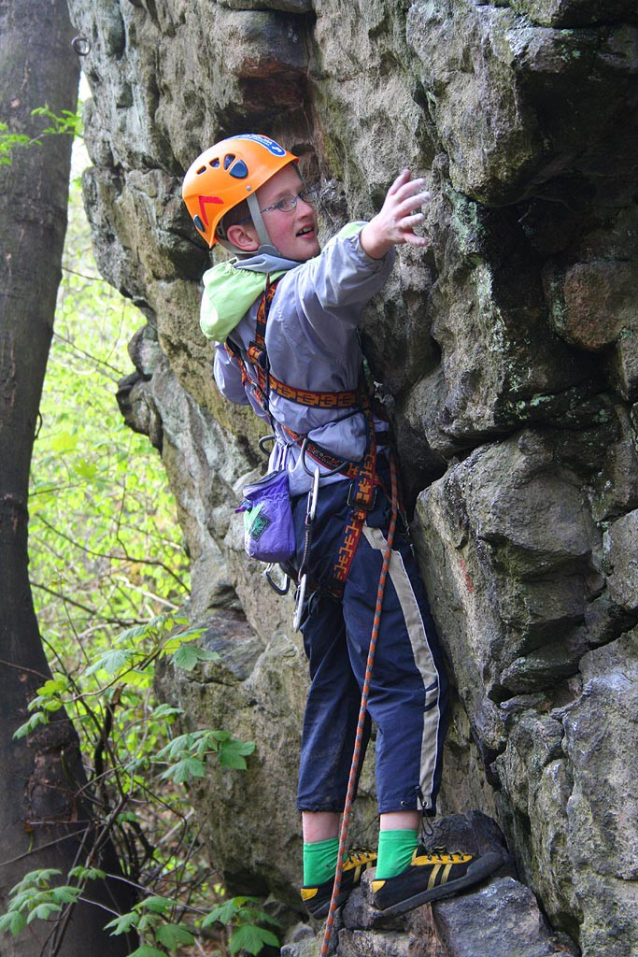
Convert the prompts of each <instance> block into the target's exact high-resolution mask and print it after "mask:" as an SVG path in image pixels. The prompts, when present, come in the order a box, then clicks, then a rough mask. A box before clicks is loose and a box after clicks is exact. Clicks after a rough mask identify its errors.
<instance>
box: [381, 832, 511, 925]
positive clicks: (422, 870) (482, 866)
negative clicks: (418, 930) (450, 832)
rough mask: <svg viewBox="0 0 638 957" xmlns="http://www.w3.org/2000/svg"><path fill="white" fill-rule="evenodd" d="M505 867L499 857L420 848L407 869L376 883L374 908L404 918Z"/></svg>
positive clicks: (420, 846)
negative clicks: (402, 915)
mask: <svg viewBox="0 0 638 957" xmlns="http://www.w3.org/2000/svg"><path fill="white" fill-rule="evenodd" d="M502 863H503V857H501V855H500V854H497V853H493V852H490V853H489V854H483V855H482V856H480V857H477V856H474V855H472V854H464V853H462V852H460V851H454V852H452V853H449V852H448V851H447V850H446V848H437V849H435V850H434V851H430V852H428V851H427V850H426V848H425V847H423V846H422V845H419V847H417V848H416V850H415V851H414V854H413V855H412V860H411V862H410V864H409V865H408V866H407V868H406V869H405V870H404V871H402V872H401V874H397V876H396V877H389V878H387V879H386V880H373V881H372V884H371V886H372V891H373V901H374V906H375V907H376V908H377V909H378V910H381V911H383V913H384V914H385V915H387V916H393V915H395V914H405V913H406V912H407V911H410V910H413V908H415V907H419V906H420V905H421V904H427V903H429V902H430V901H436V900H441V898H443V897H451V896H453V895H454V894H457V893H458V892H459V891H462V890H465V889H466V888H468V887H472V886H473V885H474V884H478V883H479V881H482V880H483V878H485V877H487V876H488V875H489V874H492V873H493V872H494V871H495V870H497V868H498V867H500V865H501V864H502Z"/></svg>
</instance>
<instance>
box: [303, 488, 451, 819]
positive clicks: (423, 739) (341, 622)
mask: <svg viewBox="0 0 638 957" xmlns="http://www.w3.org/2000/svg"><path fill="white" fill-rule="evenodd" d="M348 487H349V482H348V481H343V482H337V483H335V484H332V485H327V486H322V487H321V489H320V491H319V501H318V508H317V516H316V519H315V524H314V530H313V539H312V547H311V553H310V563H309V567H310V570H311V576H310V577H311V578H312V579H314V581H315V582H318V583H319V584H320V585H321V584H322V583H326V582H328V581H329V579H330V575H331V571H332V568H333V566H334V563H335V559H336V555H337V551H338V549H339V547H340V545H341V543H342V539H343V534H344V527H345V524H346V520H347V518H348V516H349V514H350V508H349V506H348V505H347V501H346V499H347V493H348ZM306 501H307V500H306V496H300V497H299V498H297V499H295V500H293V514H294V518H295V527H296V532H297V545H298V548H297V561H298V562H299V561H300V560H301V553H302V550H303V540H304V517H305V512H306ZM389 519H390V503H389V502H388V500H387V499H386V498H385V496H384V495H383V494H382V493H381V491H380V490H379V494H378V499H377V505H376V506H375V508H374V509H373V510H372V511H371V512H370V513H368V520H367V522H366V525H365V526H364V528H363V531H362V534H361V538H360V540H359V546H358V548H357V552H356V554H355V557H354V559H353V562H352V566H351V569H350V574H349V576H348V579H347V582H346V585H345V591H344V595H343V599H342V600H339V599H336V598H334V597H333V596H331V595H329V594H326V593H325V592H323V591H322V590H321V589H320V588H319V589H318V590H316V591H314V592H313V593H312V594H311V595H310V597H309V598H307V600H306V603H305V608H304V619H303V624H302V633H303V638H304V647H305V650H306V654H307V656H308V660H309V662H310V677H311V686H310V691H309V694H308V701H307V704H306V711H305V717H304V725H303V735H302V745H301V763H300V769H299V787H298V794H297V806H298V808H299V810H301V811H342V810H343V807H344V803H345V797H346V791H347V783H348V775H349V771H350V764H351V761H352V752H353V748H354V740H355V732H356V727H357V719H358V714H359V706H360V701H361V690H362V687H363V681H364V675H365V669H366V661H367V656H368V648H369V645H370V637H371V634H372V622H373V617H374V610H375V605H376V599H377V590H378V585H379V576H380V574H381V567H382V564H383V555H384V551H385V545H386V535H387V531H388V525H389ZM446 701H447V679H446V676H445V671H444V667H443V663H442V660H441V653H440V650H439V644H438V639H437V635H436V630H435V627H434V622H433V620H432V617H431V615H430V610H429V606H428V602H427V598H426V594H425V589H424V586H423V583H422V581H421V577H420V575H419V571H418V567H417V563H416V560H415V558H414V555H413V553H412V548H411V546H410V544H409V542H408V540H407V537H406V535H405V529H403V527H402V525H401V523H400V522H399V527H398V528H397V533H396V535H395V541H394V549H393V553H392V558H391V561H390V568H389V574H388V579H387V584H386V590H385V597H384V603H383V614H382V618H381V627H380V631H379V637H378V642H377V648H376V654H375V661H374V670H373V676H372V684H371V688H370V697H369V700H368V718H367V721H366V742H365V743H366V744H367V740H368V738H369V733H370V719H372V721H373V722H374V724H375V725H376V729H377V739H376V776H377V799H378V805H379V813H381V814H384V813H388V812H391V811H406V810H421V809H424V810H426V811H427V813H428V814H433V813H434V807H435V800H436V795H437V792H438V789H439V785H440V778H441V750H442V746H443V737H444V734H445V710H446Z"/></svg>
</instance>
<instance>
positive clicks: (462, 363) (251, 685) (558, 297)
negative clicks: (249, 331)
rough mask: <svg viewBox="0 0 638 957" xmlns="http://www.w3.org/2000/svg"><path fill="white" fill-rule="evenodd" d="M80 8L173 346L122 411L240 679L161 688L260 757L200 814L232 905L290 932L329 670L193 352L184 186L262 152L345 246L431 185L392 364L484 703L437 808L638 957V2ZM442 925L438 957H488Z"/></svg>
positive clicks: (443, 586) (406, 458)
mask: <svg viewBox="0 0 638 957" xmlns="http://www.w3.org/2000/svg"><path fill="white" fill-rule="evenodd" d="M70 7H71V12H72V16H73V19H74V22H75V25H76V27H77V31H78V33H81V34H82V35H84V36H86V37H87V38H88V39H89V40H90V42H91V51H90V53H89V54H88V56H87V57H86V58H85V60H84V68H85V73H86V76H87V78H88V81H89V84H90V86H91V91H92V97H93V98H92V100H91V101H90V102H89V104H88V106H87V110H86V117H85V120H86V129H87V140H88V145H89V150H90V154H91V157H92V160H93V163H94V166H93V167H92V169H90V170H89V172H88V173H87V175H86V182H85V195H86V204H87V209H88V212H89V216H90V219H91V222H92V225H93V229H94V238H95V244H96V250H97V256H98V261H99V265H100V268H101V270H102V272H103V274H104V275H105V277H106V278H108V279H109V280H110V281H111V282H112V283H113V284H114V285H115V286H117V287H118V288H119V289H121V290H122V291H123V292H124V293H125V294H126V295H128V296H130V297H131V298H132V299H133V300H134V301H135V302H136V303H137V304H138V305H139V307H140V309H141V311H142V313H143V315H144V317H145V318H146V324H145V325H144V327H143V329H141V331H140V332H139V333H138V335H137V336H136V337H135V339H134V341H133V343H132V345H131V356H132V359H133V363H134V367H135V372H134V373H133V374H132V375H131V376H130V377H129V378H128V379H127V380H126V381H125V382H123V383H122V385H121V390H120V402H121V406H122V409H123V412H124V414H125V416H126V418H127V421H128V422H129V424H130V425H131V427H132V428H135V429H138V430H140V431H143V432H145V433H147V434H148V435H149V437H150V439H151V441H152V442H153V444H154V445H156V447H157V448H158V449H159V450H160V451H161V453H162V456H163V459H164V462H165V464H166V469H167V472H168V476H169V479H170V482H171V485H172V487H173V489H174V492H175V495H176V497H177V500H178V503H179V513H180V516H179V517H180V522H181V524H182V526H183V530H184V535H185V539H186V542H187V544H188V548H189V551H190V555H191V558H192V570H193V579H192V581H193V594H192V612H193V617H194V618H196V619H198V620H199V621H207V622H208V628H209V631H208V640H209V641H210V643H211V644H212V645H214V646H215V647H219V648H222V649H223V650H224V660H223V662H222V663H221V664H220V665H218V666H217V665H216V666H215V667H214V668H213V667H212V666H207V667H210V670H209V671H206V670H205V669H203V670H202V672H201V673H199V675H196V677H194V678H193V677H190V678H188V679H187V680H185V679H184V680H182V681H181V683H178V682H177V679H176V678H174V677H173V676H171V675H170V674H165V675H164V676H163V679H162V682H163V688H164V693H165V694H166V695H167V696H168V697H171V698H173V699H175V700H179V701H180V702H181V704H182V705H183V706H184V707H186V708H187V710H188V722H189V723H190V724H191V725H193V726H194V725H196V724H197V723H202V724H204V723H205V724H209V723H210V721H211V717H212V720H214V721H216V722H217V723H218V724H219V725H220V726H224V727H226V728H228V729H229V730H231V731H235V732H237V733H241V734H242V735H244V736H245V737H251V738H252V739H253V740H256V741H257V744H258V748H257V751H256V754H255V758H254V760H253V763H252V764H251V768H250V770H249V772H248V773H247V774H246V775H244V776H235V777H233V775H232V773H231V774H230V775H229V773H228V772H226V774H225V775H221V774H217V773H211V777H210V779H209V780H208V782H207V785H206V788H205V789H204V790H202V792H201V793H197V794H196V795H195V800H196V802H197V803H198V806H199V807H200V809H201V813H202V816H203V818H204V819H205V826H206V829H207V835H208V841H209V845H210V848H211V854H212V857H213V859H214V860H215V863H216V865H217V866H218V868H219V869H220V871H221V872H222V873H223V875H224V877H225V879H226V881H227V882H228V885H229V887H232V888H233V889H234V888H237V889H242V890H247V891H254V892H257V893H268V892H273V893H275V894H276V895H278V896H279V897H280V898H281V899H283V900H287V901H289V902H290V903H292V902H293V901H294V899H295V886H296V884H297V883H298V880H299V872H300V871H299V861H300V844H299V839H298V837H297V827H298V821H297V816H296V812H295V810H294V800H293V791H294V776H295V765H296V753H297V748H298V743H297V742H298V733H299V732H298V729H299V727H300V713H301V709H302V706H303V697H304V688H305V680H306V679H305V664H304V661H303V654H302V652H301V649H300V647H299V644H298V641H297V639H296V638H295V636H294V635H293V634H292V630H291V626H290V612H291V607H290V606H291V600H290V598H287V599H281V600H279V599H276V598H275V597H274V595H272V593H270V592H269V591H268V588H267V586H266V584H265V583H264V581H263V579H262V577H261V575H260V571H259V569H258V568H256V567H251V566H250V565H249V564H248V562H247V560H245V559H244V557H243V554H242V549H241V534H240V530H239V526H238V524H237V517H236V516H234V514H233V508H234V505H235V503H236V499H237V495H238V488H239V486H240V485H241V484H242V481H241V480H242V476H244V475H246V474H247V473H251V472H253V473H254V472H255V470H256V469H259V468H261V467H262V462H263V459H261V456H260V454H259V453H258V452H256V448H257V438H258V428H257V426H256V424H255V422H254V421H253V419H251V418H250V417H249V416H248V415H247V413H246V412H245V411H244V410H242V409H239V408H234V407H231V406H230V405H229V404H228V403H226V402H224V401H223V400H222V399H221V398H220V396H219V395H218V393H217V392H216V390H215V386H214V383H213V382H212V377H211V370H210V362H211V354H212V353H211V347H210V345H209V344H208V343H206V341H205V340H204V338H203V336H202V335H201V333H200V331H199V328H198V300H199V285H198V283H199V279H200V277H201V275H202V273H203V271H204V270H205V268H207V267H208V265H209V255H208V252H207V250H206V249H205V248H203V246H202V244H201V243H200V242H199V241H198V239H197V237H196V235H195V232H194V230H193V228H192V226H191V224H190V222H189V220H188V217H187V215H186V211H185V208H184V207H183V205H182V203H181V199H180V183H181V178H182V175H183V173H184V171H185V169H186V168H187V167H188V166H189V165H190V163H191V162H192V160H193V158H194V157H195V156H196V155H198V153H199V152H200V151H201V150H202V149H204V148H205V147H206V146H208V145H210V144H211V143H213V142H214V141H216V140H217V139H220V138H222V137H223V136H227V135H232V134H233V133H236V132H240V131H245V130H248V129H255V130H260V131H262V132H265V133H268V134H271V135H273V136H274V137H275V138H276V139H278V140H280V141H281V142H283V143H284V144H285V145H286V146H287V147H289V148H290V149H292V150H294V151H295V152H296V153H297V154H299V155H300V156H301V161H302V166H303V168H304V169H305V170H306V172H307V173H308V174H309V175H311V176H314V177H317V178H319V179H320V180H321V183H322V185H323V186H324V197H325V200H324V204H323V207H322V213H321V216H322V229H323V232H324V235H325V236H326V237H327V236H328V235H329V234H330V233H332V232H333V231H334V230H335V229H336V228H337V227H338V226H340V225H341V224H342V223H343V222H345V221H346V220H347V218H365V217H369V216H370V215H372V214H373V213H374V212H375V210H376V209H377V208H378V206H379V202H380V199H381V198H382V196H383V195H384V192H385V190H386V189H387V186H388V185H389V183H390V182H391V181H392V179H393V177H394V175H395V174H396V173H397V172H398V171H399V170H400V169H402V168H403V167H405V166H409V167H410V168H412V169H413V170H414V171H415V172H418V173H420V174H423V175H425V176H426V178H427V180H428V182H429V186H430V188H431V191H432V194H433V199H432V202H431V203H430V205H429V207H428V214H427V222H426V225H425V228H426V230H427V233H428V235H429V236H430V237H431V240H432V243H431V247H430V250H429V251H428V253H427V254H425V255H424V254H422V253H418V252H415V251H414V250H411V249H409V248H405V249H401V250H400V252H399V257H398V262H397V265H396V267H395V270H394V274H393V278H392V280H391V282H390V283H389V284H388V287H387V288H386V290H385V292H384V295H383V297H382V298H379V299H378V300H377V301H376V302H375V303H373V304H372V306H371V307H370V308H369V310H368V312H367V314H366V317H365V322H364V327H363V333H364V346H365V350H366V353H367V355H368V358H369V361H370V363H371V366H372V369H373V372H374V376H375V379H376V380H377V381H378V382H379V383H381V388H382V390H383V393H384V395H385V398H386V401H387V406H388V409H389V412H390V415H391V418H392V422H393V426H394V430H395V435H396V438H397V443H398V449H399V455H400V458H401V460H402V464H403V468H404V474H405V485H406V491H407V499H408V503H409V504H410V506H411V507H415V512H414V514H415V518H414V532H415V539H416V543H417V548H418V553H419V557H420V559H421V562H422V567H423V572H424V576H425V579H426V582H427V584H428V588H429V592H430V597H431V601H432V605H433V610H434V614H435V617H436V619H437V622H438V624H439V627H440V631H441V634H442V636H443V641H444V644H445V647H446V651H447V653H448V656H449V662H450V671H451V675H452V678H453V682H454V684H455V687H456V689H457V700H456V704H455V710H454V716H453V722H452V727H451V730H450V734H449V737H448V743H447V768H446V773H445V783H444V786H443V792H442V801H441V803H442V809H443V810H444V811H445V812H446V813H455V812H461V811H467V810H468V809H469V808H478V809H480V810H481V811H483V812H485V813H487V814H489V815H490V816H492V817H495V818H497V820H498V821H499V823H500V825H501V827H502V828H503V831H504V833H505V836H506V838H507V842H508V846H509V850H510V852H511V854H512V855H513V857H514V859H515V860H516V863H517V866H518V870H519V875H520V877H521V878H522V880H523V881H524V883H525V885H526V886H527V887H528V888H530V889H531V891H532V892H533V893H534V894H535V895H536V897H537V899H538V900H539V901H540V903H541V906H542V908H543V911H544V913H545V914H546V915H547V918H548V920H549V923H550V924H551V927H552V928H553V931H554V932H556V933H559V934H568V935H570V937H571V939H572V940H573V941H574V942H575V943H576V944H577V946H578V947H579V948H580V950H581V952H582V954H583V955H585V957H626V955H627V954H629V953H633V952H637V951H638V901H637V899H636V886H637V884H636V880H637V877H638V873H637V868H636V860H635V858H636V855H635V848H636V841H637V830H638V828H637V825H638V801H637V800H636V797H635V793H634V792H635V788H634V787H633V784H634V782H635V780H636V773H637V762H638V759H637V757H636V755H637V754H638V733H637V727H636V715H637V714H638V707H637V705H638V698H637V693H636V691H635V689H636V687H637V681H636V679H637V678H638V674H637V666H636V661H637V654H636V652H637V644H638V630H637V628H636V625H637V624H638V559H637V557H636V556H637V555H638V470H637V464H638V462H637V445H638V439H637V432H638V303H637V298H636V292H635V290H636V287H637V280H638V210H637V208H636V174H637V172H638V159H637V157H638V112H637V110H636V103H637V100H638V13H637V12H636V5H635V2H634V0H509V2H508V0H495V2H494V3H492V4H490V3H486V2H482V0H481V2H479V0H456V2H454V3H452V2H451V0H399V2H390V0H353V2H351V3H348V4H344V3H338V2H336V0H259V2H258V0H92V2H90V3H89V2H88V0H70ZM366 775H367V776H366V778H365V780H364V782H363V795H362V800H361V802H360V805H359V812H358V815H359V816H358V819H357V825H356V829H357V833H358V834H360V835H361V836H362V837H364V838H365V836H366V834H370V833H371V830H370V829H371V828H372V826H373V825H372V821H373V817H374V801H373V787H372V783H371V781H372V777H371V769H370V770H369V771H367V772H366ZM241 807H243V808H245V812H244V813H240V812H239V810H238V809H239V808H241ZM269 829H272V833H270V834H269ZM499 880H500V884H501V889H502V894H501V896H500V898H499V900H498V901H496V902H494V901H492V903H490V902H489V901H487V900H486V901H485V903H484V907H483V909H482V913H483V914H484V915H485V914H494V915H496V916H495V917H494V920H498V921H505V923H507V926H508V934H510V935H512V936H513V937H514V938H517V941H518V942H517V945H516V946H514V943H512V947H511V950H510V953H512V954H513V953H526V954H528V953H529V954H530V955H532V954H536V953H538V954H539V955H542V957H545V954H548V953H549V952H550V949H549V947H546V949H544V950H543V946H544V944H543V943H542V941H541V942H540V943H539V944H538V948H537V950H534V949H533V948H534V946H535V945H534V941H533V939H532V937H530V936H529V933H531V931H530V932H529V933H528V931H526V930H525V928H526V927H527V926H528V923H529V922H528V921H527V919H526V918H525V917H523V916H521V918H520V920H518V919H512V916H511V915H512V914H513V913H516V912H517V911H516V910H513V911H508V914H509V915H510V916H508V917H504V916H502V915H503V910H502V907H503V899H505V898H507V899H510V898H511V900H512V902H513V903H512V907H514V908H524V907H525V906H526V905H525V899H526V898H525V894H527V893H528V892H527V891H526V890H525V888H524V887H523V885H518V889H513V888H512V887H511V886H509V885H508V886H504V885H502V881H503V880H505V881H507V880H508V879H506V878H503V879H499ZM494 886H495V887H496V884H495V885H494ZM490 900H491V898H490ZM441 906H442V905H441ZM450 906H451V905H450ZM466 906H467V911H468V914H467V920H470V919H471V918H470V912H471V911H472V908H473V906H475V905H474V904H473V903H472V902H471V901H469V900H468V903H467V905H466ZM439 913H440V914H441V917H440V921H439V925H438V927H439V930H438V931H437V933H438V937H437V941H438V943H437V942H435V943H432V946H431V948H430V949H429V950H427V953H428V954H431V955H434V954H445V953H452V954H457V953H458V954H470V953H476V951H472V950H471V947H470V949H469V950H468V949H467V948H468V946H470V945H469V944H468V945H466V944H464V943H463V942H462V935H461V936H459V935H458V934H457V935H456V936H454V931H453V929H452V930H451V929H450V928H453V926H454V921H455V920H456V919H457V918H456V917H454V915H452V916H451V917H450V919H449V921H448V922H447V924H446V918H445V916H444V911H443V910H441V911H440V912H439ZM521 913H522V912H521ZM499 915H500V916H499ZM460 919H461V918H459V920H460ZM490 919H491V918H490ZM534 919H535V918H534ZM462 920H465V918H463V919H462ZM484 920H488V918H487V917H484ZM530 920H532V918H531V917H530ZM348 933H351V932H350V931H348ZM352 933H354V931H353V932H352ZM361 933H364V932H363V931H362V932H361ZM424 933H425V932H424ZM485 933H486V934H487V937H486V938H485V940H486V941H489V939H490V938H489V934H488V932H487V930H485ZM446 935H447V936H446ZM450 935H451V936H450ZM517 935H518V937H517ZM426 936H427V935H426ZM424 939H425V938H424ZM432 939H433V940H434V938H432ZM562 939H563V940H564V939H565V938H562ZM454 941H456V943H455V942H454ZM519 945H520V946H519ZM406 946H407V945H406V943H405V940H402V941H399V942H397V941H394V943H392V947H394V948H395V949H394V950H393V951H392V950H391V948H390V950H391V952H393V953H394V952H396V953H399V952H400V953H403V952H404V950H405V948H406ZM485 946H486V947H488V949H489V952H490V953H492V952H494V953H497V951H496V950H495V949H494V947H493V946H492V944H490V943H486V945H485ZM552 946H554V945H552ZM557 946H558V945H557ZM343 947H344V948H345V949H344V953H364V952H365V953H377V952H384V951H379V950H378V946H377V944H374V943H371V944H370V945H369V948H368V949H366V948H367V947H368V944H365V945H364V943H362V942H361V941H359V943H356V942H355V943H354V944H353V942H352V938H349V939H346V937H344V939H343ZM455 947H456V949H454V948H455ZM348 948H349V949H348ZM353 948H354V949H353ZM375 948H376V949H375ZM402 948H403V949H402ZM437 948H438V949H437ZM446 948H447V950H446ZM464 948H465V949H464ZM525 948H526V949H525ZM385 952H390V951H385ZM406 952H407V951H406ZM411 952H413V953H416V951H411ZM419 952H420V953H424V954H425V953H426V951H425V950H422V951H419ZM481 952H483V951H481ZM486 952H487V951H486ZM498 952H500V951H498ZM552 952H554V951H552ZM565 952H567V945H565Z"/></svg>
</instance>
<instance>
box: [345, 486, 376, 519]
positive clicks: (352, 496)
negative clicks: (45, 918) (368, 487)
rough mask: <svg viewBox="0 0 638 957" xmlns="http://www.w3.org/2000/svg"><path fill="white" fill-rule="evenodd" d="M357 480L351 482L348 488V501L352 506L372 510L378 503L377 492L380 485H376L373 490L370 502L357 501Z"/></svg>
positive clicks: (367, 510)
mask: <svg viewBox="0 0 638 957" xmlns="http://www.w3.org/2000/svg"><path fill="white" fill-rule="evenodd" d="M356 485H357V483H356V481H354V482H350V487H349V488H348V498H347V500H346V501H347V503H348V505H349V506H350V507H351V508H362V509H363V510H364V512H372V511H373V510H374V509H375V508H376V505H377V492H378V491H379V486H378V485H375V486H374V488H373V490H372V498H371V499H370V501H369V502H360V501H357V489H356Z"/></svg>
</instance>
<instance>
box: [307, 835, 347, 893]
mask: <svg viewBox="0 0 638 957" xmlns="http://www.w3.org/2000/svg"><path fill="white" fill-rule="evenodd" d="M338 857H339V838H338V837H329V838H328V840H327V841H313V843H312V844H304V846H303V883H304V887H316V885H317V884H323V883H324V882H325V881H329V880H330V879H331V878H332V877H334V876H335V873H336V871H337V858H338Z"/></svg>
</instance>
